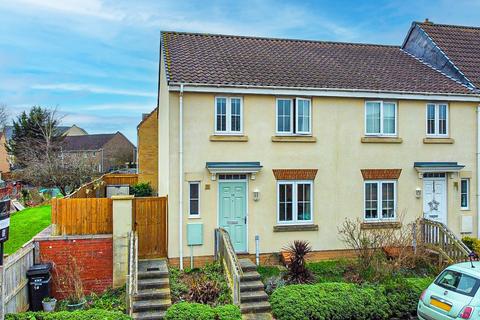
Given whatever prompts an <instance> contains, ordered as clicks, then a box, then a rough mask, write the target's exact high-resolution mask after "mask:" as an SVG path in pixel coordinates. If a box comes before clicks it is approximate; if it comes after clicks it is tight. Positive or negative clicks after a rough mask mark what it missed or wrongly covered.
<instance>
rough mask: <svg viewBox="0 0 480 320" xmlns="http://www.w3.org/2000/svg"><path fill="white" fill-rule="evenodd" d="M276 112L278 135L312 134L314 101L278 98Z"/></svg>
mask: <svg viewBox="0 0 480 320" xmlns="http://www.w3.org/2000/svg"><path fill="white" fill-rule="evenodd" d="M275 110H276V133H277V134H278V135H295V134H298V135H310V134H312V101H311V100H310V99H305V98H295V99H290V98H277V99H276V106H275Z"/></svg>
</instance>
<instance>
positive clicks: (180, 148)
mask: <svg viewBox="0 0 480 320" xmlns="http://www.w3.org/2000/svg"><path fill="white" fill-rule="evenodd" d="M179 101H180V108H179V114H178V122H179V124H178V178H179V182H178V219H179V220H178V238H179V239H178V243H179V249H178V255H179V259H180V270H183V84H180V100H179Z"/></svg>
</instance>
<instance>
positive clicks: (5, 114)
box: [0, 103, 9, 129]
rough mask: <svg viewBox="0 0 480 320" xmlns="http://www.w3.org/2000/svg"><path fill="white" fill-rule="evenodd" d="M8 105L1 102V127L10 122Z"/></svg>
mask: <svg viewBox="0 0 480 320" xmlns="http://www.w3.org/2000/svg"><path fill="white" fill-rule="evenodd" d="M8 116H9V112H8V107H7V105H6V104H4V103H0V129H3V128H5V126H6V125H7V122H8Z"/></svg>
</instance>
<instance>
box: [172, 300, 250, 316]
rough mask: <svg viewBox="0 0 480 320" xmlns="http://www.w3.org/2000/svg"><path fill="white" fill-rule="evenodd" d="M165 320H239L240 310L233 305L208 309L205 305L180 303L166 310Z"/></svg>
mask: <svg viewBox="0 0 480 320" xmlns="http://www.w3.org/2000/svg"><path fill="white" fill-rule="evenodd" d="M165 319H166V320H237V319H238V320H240V319H242V315H241V313H240V309H239V308H238V307H237V306H234V305H231V304H229V305H224V306H218V307H215V308H214V307H210V306H208V305H205V304H199V303H189V302H180V303H176V304H174V305H173V306H171V307H170V308H168V310H167V314H166V315H165Z"/></svg>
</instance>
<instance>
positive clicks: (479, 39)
mask: <svg viewBox="0 0 480 320" xmlns="http://www.w3.org/2000/svg"><path fill="white" fill-rule="evenodd" d="M416 24H417V25H418V26H419V27H420V28H422V30H423V31H425V32H426V33H427V35H428V36H429V37H430V38H431V39H432V40H433V42H435V44H436V45H437V46H438V47H439V48H440V49H441V50H442V51H443V52H444V53H445V54H446V55H447V57H448V58H449V59H450V60H451V61H452V62H453V64H455V66H457V68H459V69H460V71H461V72H462V73H463V74H464V75H465V76H466V77H467V78H468V79H469V80H470V81H471V82H472V83H473V84H474V85H475V86H476V87H477V88H480V27H468V26H453V25H445V24H436V23H432V22H426V23H425V22H424V23H418V22H417V23H416Z"/></svg>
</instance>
